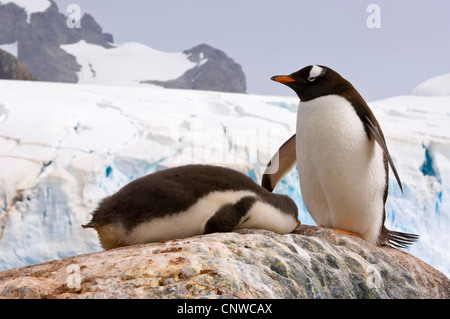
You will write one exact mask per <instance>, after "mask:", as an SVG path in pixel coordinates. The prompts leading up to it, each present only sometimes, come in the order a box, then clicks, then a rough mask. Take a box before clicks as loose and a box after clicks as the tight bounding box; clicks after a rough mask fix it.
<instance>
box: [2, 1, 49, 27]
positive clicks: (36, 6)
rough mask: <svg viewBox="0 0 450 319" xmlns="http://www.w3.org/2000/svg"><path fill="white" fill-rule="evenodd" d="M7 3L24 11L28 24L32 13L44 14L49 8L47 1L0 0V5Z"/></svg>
mask: <svg viewBox="0 0 450 319" xmlns="http://www.w3.org/2000/svg"><path fill="white" fill-rule="evenodd" d="M8 3H14V4H16V5H17V6H18V7H20V8H23V9H25V12H26V13H27V14H28V17H27V22H28V23H30V18H31V15H32V14H33V13H37V12H45V11H46V10H47V9H48V8H49V7H50V6H51V2H50V1H49V0H0V4H8Z"/></svg>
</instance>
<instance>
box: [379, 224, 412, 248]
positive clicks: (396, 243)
mask: <svg viewBox="0 0 450 319" xmlns="http://www.w3.org/2000/svg"><path fill="white" fill-rule="evenodd" d="M381 235H382V237H383V239H382V241H381V244H382V245H384V246H390V247H393V248H406V247H408V246H409V245H412V244H414V243H415V242H416V241H417V240H419V237H420V236H419V235H415V234H408V233H402V232H399V231H392V230H389V229H387V228H386V227H384V226H383V229H382V232H381ZM380 237H381V236H380Z"/></svg>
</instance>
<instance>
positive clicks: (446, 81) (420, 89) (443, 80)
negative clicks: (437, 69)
mask: <svg viewBox="0 0 450 319" xmlns="http://www.w3.org/2000/svg"><path fill="white" fill-rule="evenodd" d="M412 94H414V95H419V96H446V95H450V73H448V74H443V75H439V76H436V77H434V78H432V79H429V80H427V81H425V82H423V83H421V84H419V85H418V86H416V87H415V88H414V90H413V92H412Z"/></svg>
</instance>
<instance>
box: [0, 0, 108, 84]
mask: <svg viewBox="0 0 450 319" xmlns="http://www.w3.org/2000/svg"><path fill="white" fill-rule="evenodd" d="M82 39H83V40H85V41H86V42H89V43H93V44H97V45H101V46H104V47H110V44H109V42H112V41H113V38H112V35H110V34H105V33H103V32H102V28H101V27H100V26H99V25H98V24H97V23H96V22H95V20H94V19H93V18H92V17H91V16H90V15H87V14H85V15H84V16H83V17H82V19H81V28H69V27H68V26H67V17H66V16H64V15H63V14H61V13H59V10H58V7H57V5H56V4H55V3H54V2H53V1H51V5H50V7H49V8H48V9H47V10H46V11H44V12H36V13H33V14H31V17H30V19H29V21H28V20H27V14H26V12H25V10H24V9H23V8H20V7H18V6H17V5H16V4H14V3H8V4H5V5H1V4H0V44H9V43H14V42H17V47H18V59H19V60H21V61H23V62H24V63H25V64H26V65H27V68H28V69H29V70H30V72H31V73H32V74H34V75H35V76H36V77H37V78H39V79H40V80H42V81H55V82H70V83H76V82H77V81H78V77H77V75H76V73H77V72H78V71H79V70H80V66H79V65H78V63H77V61H76V59H75V57H74V56H72V55H70V54H68V53H67V52H65V51H64V50H62V49H61V48H60V45H62V44H71V43H76V42H78V41H80V40H82Z"/></svg>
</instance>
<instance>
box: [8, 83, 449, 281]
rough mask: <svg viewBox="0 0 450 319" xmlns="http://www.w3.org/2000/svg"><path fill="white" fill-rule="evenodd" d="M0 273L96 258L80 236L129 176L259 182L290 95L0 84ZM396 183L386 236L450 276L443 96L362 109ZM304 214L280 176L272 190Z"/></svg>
mask: <svg viewBox="0 0 450 319" xmlns="http://www.w3.org/2000/svg"><path fill="white" fill-rule="evenodd" d="M0 91H1V92H2V95H1V96H0V270H1V269H7V268H11V267H17V266H23V265H26V264H31V263H36V262H42V261H45V260H50V259H55V258H61V257H66V256H71V255H75V254H80V253H86V252H92V251H97V250H100V249H101V248H100V245H99V244H98V240H97V237H96V234H95V232H94V231H92V230H85V229H82V228H81V227H80V225H81V224H83V223H85V222H86V221H88V220H89V219H90V212H91V211H92V210H93V209H94V207H95V206H96V205H97V203H98V201H99V200H100V199H102V198H103V197H104V196H106V195H109V194H112V193H114V192H115V191H117V190H118V189H119V188H120V187H121V186H123V185H125V184H126V183H128V182H129V181H131V180H133V179H135V178H136V177H139V176H143V175H145V174H148V173H151V172H153V171H155V170H158V169H162V168H164V167H170V166H175V165H182V164H189V163H210V164H218V165H226V166H228V167H232V168H235V169H238V170H241V171H243V172H246V173H247V174H248V175H249V176H251V177H252V178H253V179H254V180H255V181H257V182H259V181H260V178H261V175H262V172H263V170H264V168H265V165H266V163H267V161H268V160H269V159H270V157H271V155H272V154H273V153H274V152H275V151H276V150H277V149H278V147H279V146H280V145H281V144H282V143H283V142H284V141H285V140H286V139H287V138H289V137H290V136H291V135H292V134H293V133H294V132H295V122H296V105H297V102H298V101H297V98H294V97H292V98H291V97H276V96H256V95H246V94H230V93H218V92H206V91H189V90H168V89H162V88H158V87H151V86H148V87H145V88H142V87H120V86H114V87H112V86H110V87H109V86H99V85H95V86H89V85H72V84H55V83H39V82H34V83H31V82H30V83H27V82H20V81H16V82H14V81H0ZM371 106H372V108H373V110H374V113H375V115H376V116H377V118H378V120H379V122H380V124H381V125H382V127H383V129H384V132H385V135H386V137H387V141H388V146H389V148H390V151H391V155H392V156H393V158H394V161H395V162H396V165H397V168H398V170H399V173H400V176H401V178H402V181H403V185H404V189H405V192H404V194H402V193H401V192H400V190H399V189H398V186H397V185H396V184H395V181H392V183H391V188H390V196H389V198H388V206H387V221H386V223H387V227H388V228H390V229H393V230H400V231H407V232H412V233H417V234H420V235H421V239H420V241H419V242H418V243H416V244H415V245H414V246H412V247H411V248H410V250H409V252H411V253H412V254H414V255H415V256H417V257H419V258H421V259H423V260H425V261H426V262H428V263H430V264H431V265H433V266H434V267H436V268H437V269H439V270H441V271H443V272H444V273H446V274H447V275H449V274H450V262H449V261H450V252H449V251H448V249H447V245H448V242H449V239H450V238H449V229H450V228H449V227H450V222H449V213H450V199H449V196H450V129H449V128H448V126H447V123H448V122H449V119H450V97H448V96H447V97H417V96H401V97H396V98H391V99H387V100H382V101H376V102H373V103H371ZM275 191H276V192H280V193H285V194H289V195H290V196H291V197H292V198H293V199H294V200H295V201H296V203H297V204H298V206H299V208H300V220H301V221H302V223H304V224H314V223H313V221H312V219H311V217H310V216H309V214H308V213H307V212H306V210H305V208H304V205H303V202H302V199H301V194H300V190H299V184H298V176H297V174H296V171H295V170H294V171H292V172H291V173H290V174H289V175H288V176H287V177H286V178H285V179H284V180H283V181H282V183H281V184H280V185H279V186H278V187H277V188H276V190H275Z"/></svg>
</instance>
